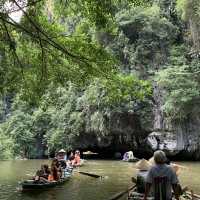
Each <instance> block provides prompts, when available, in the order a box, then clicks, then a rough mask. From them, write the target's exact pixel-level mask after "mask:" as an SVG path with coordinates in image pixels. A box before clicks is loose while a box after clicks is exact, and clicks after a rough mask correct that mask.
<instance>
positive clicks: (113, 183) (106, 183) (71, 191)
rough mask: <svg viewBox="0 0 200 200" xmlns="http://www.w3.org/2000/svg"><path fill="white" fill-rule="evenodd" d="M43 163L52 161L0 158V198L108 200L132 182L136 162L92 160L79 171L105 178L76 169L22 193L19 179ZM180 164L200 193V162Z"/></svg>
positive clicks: (183, 179)
mask: <svg viewBox="0 0 200 200" xmlns="http://www.w3.org/2000/svg"><path fill="white" fill-rule="evenodd" d="M44 163H50V161H48V160H16V161H0V200H33V199H34V200H35V199H37V200H104V199H105V200H107V199H108V198H109V197H111V196H112V195H113V194H116V193H117V192H120V191H123V190H125V189H127V188H128V186H131V185H133V184H132V183H131V181H130V178H131V176H134V175H135V174H136V169H135V167H134V166H135V164H134V163H125V162H121V161H109V160H89V161H86V163H85V165H84V166H83V167H81V168H80V170H81V171H87V172H91V173H95V174H98V175H103V176H104V178H103V179H96V178H92V177H88V176H85V175H81V174H79V173H78V172H76V170H75V172H74V174H73V176H72V178H71V180H69V182H67V183H65V184H64V185H62V186H57V187H55V188H52V189H50V190H47V191H40V192H29V193H22V192H20V191H19V189H18V182H19V181H21V180H25V179H28V178H29V177H30V176H31V175H33V174H34V172H35V171H36V170H37V169H38V168H40V165H41V164H44ZM177 163H178V164H181V165H184V166H186V167H187V169H183V170H181V172H180V174H179V179H180V181H181V183H182V185H184V186H185V185H188V186H190V188H191V189H193V190H194V191H195V192H196V193H199V194H200V163H199V162H177ZM125 199H126V197H124V198H121V200H125Z"/></svg>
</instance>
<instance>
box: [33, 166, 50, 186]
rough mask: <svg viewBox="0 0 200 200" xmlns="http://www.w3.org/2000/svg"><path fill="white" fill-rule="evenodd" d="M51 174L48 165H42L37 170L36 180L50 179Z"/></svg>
mask: <svg viewBox="0 0 200 200" xmlns="http://www.w3.org/2000/svg"><path fill="white" fill-rule="evenodd" d="M49 174H50V170H49V166H48V165H41V169H40V170H38V171H37V172H36V176H35V177H34V180H35V181H45V182H46V181H48V176H49Z"/></svg>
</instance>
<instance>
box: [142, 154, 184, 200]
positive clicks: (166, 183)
mask: <svg viewBox="0 0 200 200" xmlns="http://www.w3.org/2000/svg"><path fill="white" fill-rule="evenodd" d="M166 160H167V158H166V155H165V153H164V152H163V151H156V152H154V162H155V165H154V166H152V167H151V169H150V170H149V171H148V175H147V178H146V188H145V196H144V200H146V199H147V196H148V194H149V192H150V189H151V188H152V189H153V190H152V191H153V197H154V199H155V200H160V199H161V198H162V199H165V200H171V199H172V189H173V190H174V194H175V199H177V200H178V199H179V195H180V194H179V192H178V190H177V188H178V187H177V186H178V184H179V181H178V178H177V175H176V173H175V171H174V170H173V169H172V167H171V166H169V165H167V164H166ZM160 197H161V198H160Z"/></svg>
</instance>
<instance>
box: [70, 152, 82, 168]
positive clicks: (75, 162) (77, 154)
mask: <svg viewBox="0 0 200 200" xmlns="http://www.w3.org/2000/svg"><path fill="white" fill-rule="evenodd" d="M80 164H81V157H80V151H79V150H76V151H75V155H74V160H73V161H72V165H73V166H74V167H77V166H80Z"/></svg>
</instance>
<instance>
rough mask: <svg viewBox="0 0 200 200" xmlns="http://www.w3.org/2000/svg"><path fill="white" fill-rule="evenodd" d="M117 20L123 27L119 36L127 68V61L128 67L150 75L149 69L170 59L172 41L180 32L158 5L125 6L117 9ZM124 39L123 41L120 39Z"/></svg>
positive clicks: (154, 68)
mask: <svg viewBox="0 0 200 200" xmlns="http://www.w3.org/2000/svg"><path fill="white" fill-rule="evenodd" d="M117 21H118V23H119V26H120V28H121V29H122V31H123V33H122V34H121V35H120V38H119V44H120V49H121V53H119V55H121V57H122V56H123V57H122V59H123V61H124V63H126V65H125V67H126V68H127V65H128V66H129V69H131V70H136V71H139V73H140V74H141V75H142V76H143V77H147V75H148V72H149V73H151V72H152V71H155V70H157V69H158V68H159V67H160V66H162V65H164V64H165V63H166V62H167V57H168V55H169V49H170V45H171V44H172V43H173V41H174V40H175V38H176V36H177V33H178V28H177V27H176V26H175V25H173V24H172V23H171V22H170V21H169V20H168V19H166V18H165V17H162V15H161V13H160V8H159V7H158V6H157V5H154V6H152V7H149V8H141V7H136V8H135V7H133V8H131V9H129V10H123V11H122V12H119V13H118V15H117ZM121 36H123V37H125V38H126V39H123V38H122V37H121ZM121 39H123V40H124V44H123V43H122V42H123V41H122V42H120V40H121ZM114 48H116V47H114ZM117 49H119V48H116V50H117Z"/></svg>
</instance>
